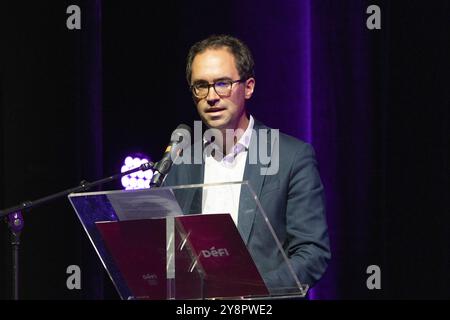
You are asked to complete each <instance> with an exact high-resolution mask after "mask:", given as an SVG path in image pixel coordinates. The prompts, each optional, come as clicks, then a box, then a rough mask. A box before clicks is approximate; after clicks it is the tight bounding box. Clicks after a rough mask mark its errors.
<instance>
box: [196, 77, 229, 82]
mask: <svg viewBox="0 0 450 320" xmlns="http://www.w3.org/2000/svg"><path fill="white" fill-rule="evenodd" d="M224 80H231V78H230V77H220V78H215V79H214V80H213V82H218V81H224ZM197 83H209V82H208V81H206V80H203V79H198V80H195V81H194V82H193V84H197Z"/></svg>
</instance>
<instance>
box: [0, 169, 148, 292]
mask: <svg viewBox="0 0 450 320" xmlns="http://www.w3.org/2000/svg"><path fill="white" fill-rule="evenodd" d="M154 167H155V163H153V162H147V163H144V164H142V165H140V166H139V167H137V168H134V169H131V170H128V171H126V172H121V173H118V174H115V175H112V176H110V177H107V178H103V179H100V180H97V181H94V182H88V181H85V180H83V181H81V183H80V185H79V186H77V187H75V188H70V189H67V190H64V191H61V192H58V193H55V194H52V195H49V196H46V197H44V198H41V199H38V200H35V201H25V202H23V203H21V204H19V205H17V206H14V207H10V208H7V209H4V210H0V218H3V217H5V220H6V222H7V223H8V227H9V230H10V232H11V246H12V255H13V266H12V273H13V299H14V300H19V247H20V234H21V233H22V229H23V226H24V219H23V216H22V212H24V211H29V210H31V209H32V208H35V207H37V206H40V205H42V204H45V203H47V202H50V201H53V200H56V199H58V198H61V197H64V196H67V195H69V194H71V193H76V192H81V191H86V190H89V189H90V188H92V187H96V186H98V185H101V184H104V183H108V182H112V181H115V180H118V179H120V178H122V177H123V176H126V175H129V174H131V173H134V172H136V171H141V170H142V171H147V170H150V169H154Z"/></svg>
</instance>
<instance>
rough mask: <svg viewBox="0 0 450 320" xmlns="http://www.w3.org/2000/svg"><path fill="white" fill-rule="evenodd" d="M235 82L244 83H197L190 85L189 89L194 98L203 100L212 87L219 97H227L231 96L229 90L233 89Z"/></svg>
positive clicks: (224, 81)
mask: <svg viewBox="0 0 450 320" xmlns="http://www.w3.org/2000/svg"><path fill="white" fill-rule="evenodd" d="M237 82H245V80H243V79H239V80H234V81H233V80H220V81H216V82H213V83H211V84H209V83H207V82H198V83H194V84H193V85H191V86H190V87H189V88H190V89H191V91H192V93H193V94H194V96H196V97H197V98H200V99H203V98H205V97H207V96H208V94H209V88H211V87H213V88H214V91H215V92H216V93H217V95H218V96H220V97H229V96H230V95H231V90H232V89H233V84H234V83H237Z"/></svg>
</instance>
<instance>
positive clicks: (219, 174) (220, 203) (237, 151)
mask: <svg viewBox="0 0 450 320" xmlns="http://www.w3.org/2000/svg"><path fill="white" fill-rule="evenodd" d="M253 124H254V120H253V117H252V116H250V120H249V124H248V127H247V129H246V130H245V132H244V134H243V135H242V136H241V138H240V139H239V141H238V142H237V143H236V144H235V145H234V146H233V148H232V150H231V152H230V153H228V154H227V155H226V156H222V157H216V158H222V159H219V161H218V160H216V159H215V157H214V156H212V155H207V156H206V157H205V172H204V180H203V183H205V184H208V183H219V182H241V181H242V179H243V178H244V170H245V163H246V160H247V153H248V147H249V145H250V139H251V137H252V129H253ZM204 142H206V141H204ZM212 143H213V142H212ZM240 193H241V185H240V184H236V185H231V186H230V185H227V186H217V187H208V188H203V199H202V200H203V201H202V209H203V210H202V212H203V213H229V214H231V217H232V218H233V221H234V223H235V224H236V225H237V224H238V211H239V197H240Z"/></svg>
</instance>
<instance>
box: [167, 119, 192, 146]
mask: <svg viewBox="0 0 450 320" xmlns="http://www.w3.org/2000/svg"><path fill="white" fill-rule="evenodd" d="M191 134H192V129H191V127H190V126H188V125H187V124H184V123H182V124H180V125H178V127H177V128H176V129H175V130H174V131H173V133H172V137H171V141H172V142H180V141H181V138H183V137H185V136H190V135H191Z"/></svg>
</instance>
